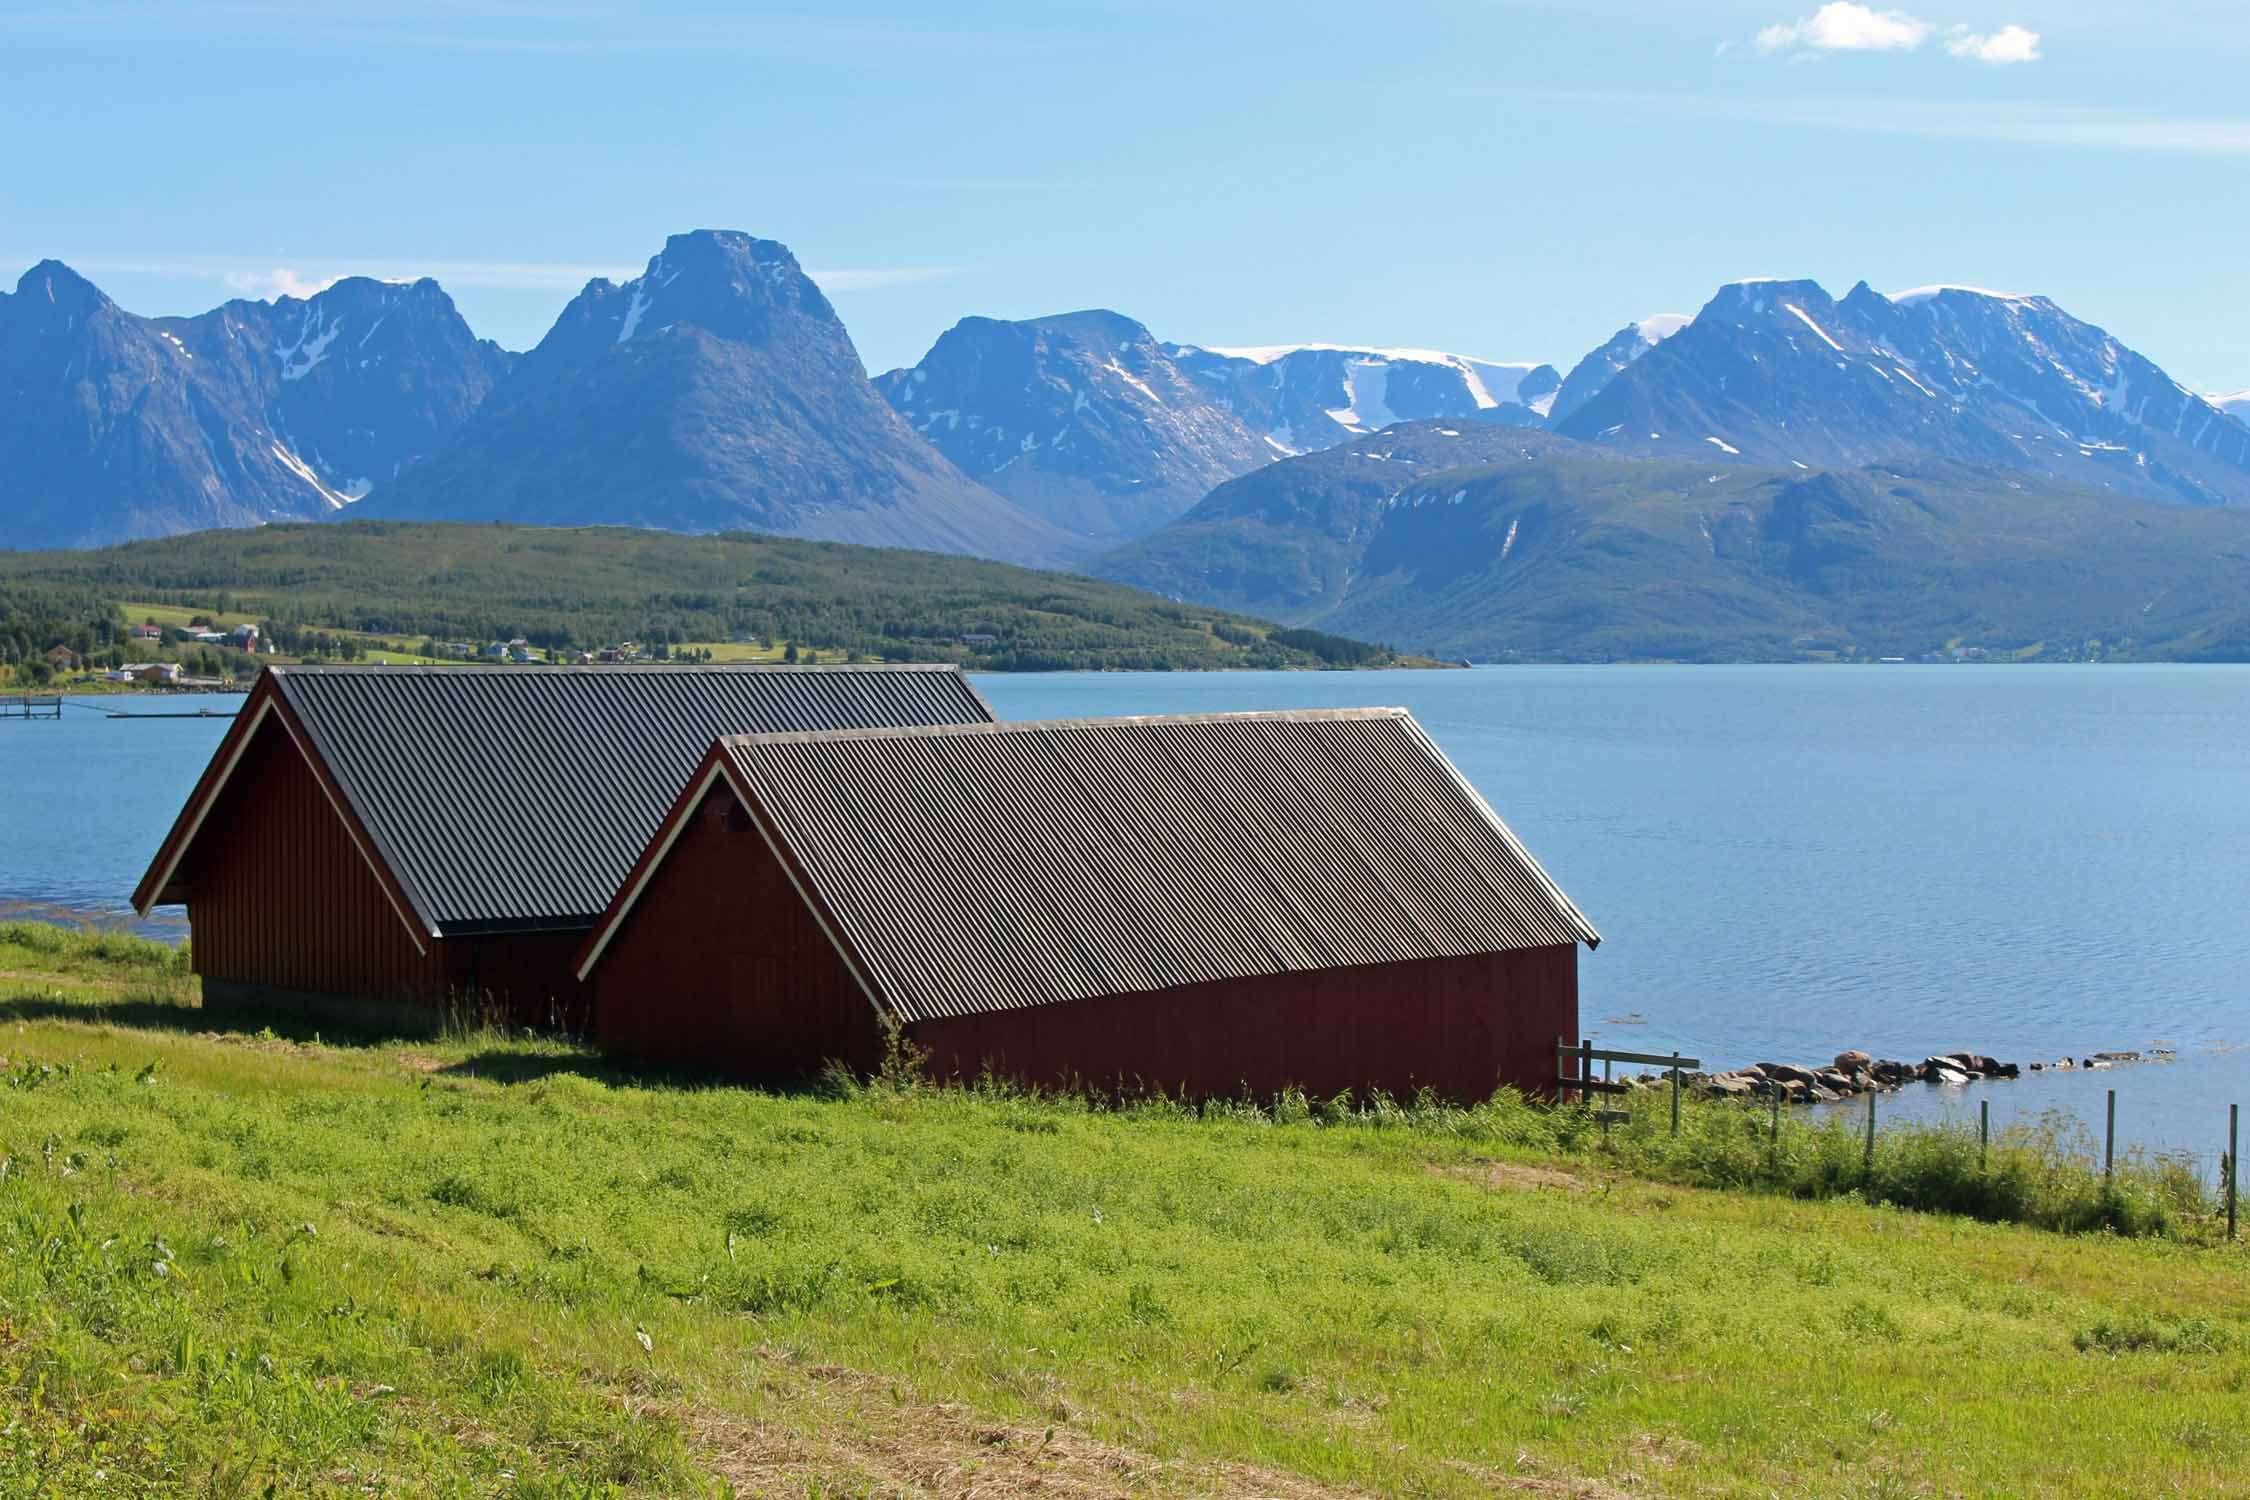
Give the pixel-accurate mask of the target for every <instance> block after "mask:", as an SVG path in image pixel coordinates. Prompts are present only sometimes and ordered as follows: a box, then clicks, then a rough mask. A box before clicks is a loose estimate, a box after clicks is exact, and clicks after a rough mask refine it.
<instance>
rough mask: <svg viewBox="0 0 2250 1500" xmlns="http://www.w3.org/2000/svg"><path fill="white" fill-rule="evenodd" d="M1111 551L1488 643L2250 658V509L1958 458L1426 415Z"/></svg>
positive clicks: (1441, 646)
mask: <svg viewBox="0 0 2250 1500" xmlns="http://www.w3.org/2000/svg"><path fill="white" fill-rule="evenodd" d="M1099 567H1100V571H1102V572H1103V573H1104V574H1106V575H1107V576H1110V577H1114V578H1118V579H1120V580H1123V581H1126V582H1130V583H1133V584H1136V585H1138V586H1140V587H1143V588H1149V589H1154V590H1157V591H1159V592H1162V593H1166V594H1173V595H1177V596H1180V597H1184V598H1192V599H1199V600H1202V601H1204V602H1206V603H1209V604H1212V605H1214V606H1216V607H1221V608H1229V609H1246V610H1252V611H1255V612H1257V613H1260V614H1265V615H1270V616H1272V617H1273V618H1275V619H1279V620H1284V621H1288V622H1291V623H1295V624H1302V625H1309V626H1314V627H1317V628H1320V629H1323V630H1337V631H1344V632H1348V633H1357V634H1365V635H1378V636H1380V637H1382V638H1383V639H1385V640H1394V641H1397V642H1399V643H1400V644H1402V645H1404V646H1406V647H1408V648H1410V649H1413V650H1419V651H1431V652H1437V653H1441V654H1444V655H1447V656H1458V655H1471V656H1475V657H1478V658H1480V659H1483V658H1491V659H1524V660H1576V661H1587V660H1620V659H1637V660H1691V661H1714V660H1734V661H1743V660H1751V661H1758V660H1764V661H1772V660H1797V659H1807V658H1827V657H1871V656H1906V657H1920V656H1924V655H1927V654H1930V653H1944V654H1951V653H1954V652H1976V653H1983V654H1987V655H1991V656H1995V657H2010V658H2025V659H2033V658H2036V659H2041V660H2089V659H2112V658H2127V659H2141V660H2148V659H2170V660H2244V659H2250V513H2245V512H2244V511H2242V510H2239V509H2235V508H2227V507H2214V508H2196V507H2191V506H2185V505H2174V504H2166V503H2162V502H2155V501H2149V500H2143V499H2136V498H2133V497H2130V496H2127V495H2122V494H2116V493H2108V492H2101V491H2094V490H2082V489H2071V488H2066V487H2063V486H2060V485H2055V484H2052V483H2044V482H2041V481H2039V480H2036V479H2033V478H2031V477H2029V476H2026V475H2022V474H2017V473H2013V472H2009V471H2003V470H1995V469H1986V468H1977V467H1972V466H1969V465H1964V464H1957V463H1951V462H1948V461H1945V460H1942V459H1933V458H1921V459H1913V460H1902V461H1895V462H1890V463H1883V464H1871V465H1868V466H1866V467H1863V468H1858V469H1850V470H1838V471H1834V472H1818V471H1805V470H1794V469H1792V470H1783V471H1778V472H1777V471H1775V470H1771V469H1753V468H1746V467H1741V466H1738V465H1733V464H1729V463H1727V462H1725V455H1723V454H1720V453H1718V452H1717V451H1716V450H1714V452H1713V455H1712V460H1711V461H1709V462H1687V461H1680V460H1677V459H1670V460H1664V461H1644V462H1634V461H1630V460H1626V459H1620V458H1618V457H1615V456H1613V455H1610V454H1607V453H1604V452H1601V451H1598V450H1595V449H1592V448H1588V447H1586V446H1585V445H1582V444H1576V443H1571V442H1569V441H1567V440H1564V439H1558V438H1553V437H1551V436H1548V435H1545V434H1531V435H1524V434H1513V433H1510V434H1500V435H1495V434H1493V433H1492V432H1490V431H1488V430H1480V429H1478V428H1475V427H1474V426H1472V425H1470V424H1462V426H1461V428H1460V429H1459V430H1458V431H1454V430H1449V429H1445V428H1443V427H1442V426H1440V425H1439V424H1434V423H1423V424H1416V425H1414V426H1411V427H1407V426H1401V427H1395V428H1391V429H1388V430H1386V431H1384V432H1382V433H1378V434H1375V435H1373V436H1371V437H1368V438H1363V439H1360V440H1358V441H1355V442H1353V443H1351V444H1347V445H1346V446H1344V447H1341V448H1336V449H1332V450H1330V451H1328V452H1325V453H1315V454H1308V455H1305V456H1304V457H1301V458H1295V459H1289V460H1285V461H1283V462H1281V463H1277V464H1274V465H1271V466H1270V467H1268V468H1266V469H1263V470H1260V471H1259V472H1258V473H1256V474H1251V475H1247V476H1245V477H1244V478H1241V479H1238V480H1235V481H1233V482H1232V483H1230V484H1227V485H1223V486H1221V487H1220V488H1219V489H1217V490H1215V491H1214V492H1213V493H1212V494H1211V496H1210V497H1209V498H1207V499H1206V500H1205V501H1204V502H1203V503H1202V504H1201V505H1199V506H1198V507H1196V509H1194V510H1193V511H1190V512H1189V513H1188V514H1187V515H1186V516H1183V517H1182V518H1181V519H1180V520H1179V521H1177V522H1174V523H1173V524H1172V525H1171V526H1169V527H1166V528H1165V529H1164V530H1162V531H1159V532H1157V533H1156V534H1155V535H1153V536H1150V537H1145V538H1143V539H1141V540H1140V541H1138V542H1135V543H1133V544H1132V545H1130V546H1128V547H1126V548H1122V549H1120V550H1119V551H1117V552H1115V553H1113V554H1111V555H1110V556H1109V557H1107V558H1105V559H1104V560H1103V561H1102V563H1101V564H1099Z"/></svg>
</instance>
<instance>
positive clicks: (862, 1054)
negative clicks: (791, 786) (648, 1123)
mask: <svg viewBox="0 0 2250 1500" xmlns="http://www.w3.org/2000/svg"><path fill="white" fill-rule="evenodd" d="M593 984H594V991H595V993H594V1034H595V1035H596V1037H598V1038H599V1039H600V1041H601V1044H602V1045H603V1046H604V1047H607V1048H609V1049H610V1050H612V1051H614V1052H617V1053H620V1054H622V1055H625V1056H629V1057H640V1058H646V1059H649V1060H652V1061H658V1062H672V1063H685V1064H688V1065H691V1066H695V1067H702V1068H710V1069H713V1070H716V1071H719V1072H724V1073H728V1074H731V1075H733V1076H735V1077H738V1078H747V1079H757V1080H761V1081H781V1080H786V1079H792V1078H803V1077H809V1076H811V1075H813V1074H815V1073H818V1072H819V1071H820V1070H821V1068H822V1067H823V1066H825V1065H826V1064H827V1063H828V1062H829V1061H831V1060H841V1061H844V1062H847V1063H850V1064H851V1065H852V1066H854V1067H857V1068H861V1069H866V1068H870V1067H872V1066H874V1065H875V1063H876V1062H878V1061H879V1060H880V1059H881V1057H882V1052H883V1032H882V1026H881V1023H880V1022H879V1021H878V1020H877V1018H876V1015H875V1008H874V1006H873V1005H871V1004H870V1003H869V1002H868V1000H867V997H866V996H865V995H864V994H862V993H861V991H860V988H859V985H858V983H857V982H856V981H855V980H854V979H853V978H852V976H851V973H850V971H848V970H847V969H846V968H845V967H844V965H843V961H842V960H841V959H839V958H838V957H837V956H836V950H835V949H834V948H833V947H832V946H831V945H830V943H829V941H828V938H827V937H826V936H825V935H824V934H823V933H822V932H821V930H820V926H819V923H818V922H817V921H816V920H815V919H814V917H813V915H812V913H811V912H810V911H809V910H808V909H807V908H806V906H805V904H804V902H803V901H801V900H800V899H799V898H798V896H797V894H796V891H795V890H794V888H793V887H791V885H790V884H789V878H788V876H787V875H786V874H784V873H783V871H782V869H781V867H780V865H779V864H777V863H776V862H775V860H774V857H773V853H772V851H771V850H769V849H768V848H767V847H766V844H765V840H764V839H763V838H762V837H760V835H759V833H758V831H757V829H756V828H755V827H754V826H752V824H751V823H750V820H749V818H748V816H747V815H746V814H744V813H743V812H742V811H741V809H740V807H739V806H738V805H737V804H736V803H735V801H734V798H733V797H732V795H731V794H729V793H728V792H727V791H725V790H724V789H723V788H721V789H714V791H713V792H712V794H711V795H710V796H708V797H706V798H705V799H704V800H703V802H702V804H701V805H700V806H699V807H698V808H697V810H696V811H695V812H694V813H693V814H692V815H691V816H690V817H689V818H688V819H687V820H686V823H685V825H684V826H683V827H682V829H681V832H680V836H679V839H678V840H677V841H676V842H675V843H674V844H673V846H672V850H671V853H670V855H669V856H668V857H667V858H666V859H664V860H663V861H662V862H661V863H660V864H659V865H658V866H657V868H656V871H655V873H654V875H652V876H651V877H650V879H649V884H648V887H647V889H646V890H645V891H643V892H642V895H641V900H640V903H639V904H638V905H637V906H635V907H634V909H633V912H632V914H631V915H630V916H629V917H627V918H626V920H625V923H624V925H623V926H622V927H621V928H620V929H619V930H618V932H617V934H616V936H615V937H614V938H612V939H611V941H610V945H609V948H608V950H607V951H606V952H605V953H604V955H603V957H602V961H601V964H600V967H599V968H597V969H596V970H595V971H594V978H593Z"/></svg>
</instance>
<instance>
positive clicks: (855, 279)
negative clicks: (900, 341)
mask: <svg viewBox="0 0 2250 1500" xmlns="http://www.w3.org/2000/svg"><path fill="white" fill-rule="evenodd" d="M968 269H969V268H968V267H967V266H860V267H838V268H837V269H834V270H822V269H820V268H818V267H810V266H808V267H807V268H806V270H805V274H806V275H807V276H810V277H811V278H812V279H813V280H814V281H816V282H818V283H820V289H821V290H822V291H824V292H874V291H881V290H882V289H883V288H885V287H893V286H916V285H919V284H920V283H922V282H925V281H946V280H949V279H951V278H952V277H955V276H959V275H960V274H961V273H962V272H964V271H966V270H968Z"/></svg>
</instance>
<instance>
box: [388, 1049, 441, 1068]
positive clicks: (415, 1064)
mask: <svg viewBox="0 0 2250 1500" xmlns="http://www.w3.org/2000/svg"><path fill="white" fill-rule="evenodd" d="M392 1056H393V1057H394V1058H396V1059H397V1061H398V1065H399V1066H400V1067H402V1068H404V1069H406V1071H407V1072H409V1073H435V1072H436V1071H437V1070H438V1069H440V1068H442V1067H444V1066H445V1059H443V1058H441V1057H432V1056H430V1055H429V1054H428V1053H426V1052H396V1053H393V1054H392Z"/></svg>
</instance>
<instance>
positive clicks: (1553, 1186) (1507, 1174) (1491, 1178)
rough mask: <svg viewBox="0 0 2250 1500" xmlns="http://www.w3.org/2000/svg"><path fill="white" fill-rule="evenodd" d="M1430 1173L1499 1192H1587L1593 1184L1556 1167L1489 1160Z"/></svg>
mask: <svg viewBox="0 0 2250 1500" xmlns="http://www.w3.org/2000/svg"><path fill="white" fill-rule="evenodd" d="M1430 1171H1431V1172H1432V1173H1433V1174H1434V1175H1436V1176H1439V1177H1452V1178H1456V1179H1458V1180H1460V1181H1462V1182H1473V1183H1475V1184H1476V1185H1477V1186H1478V1187H1486V1188H1491V1189H1492V1190H1494V1191H1495V1192H1536V1191H1544V1192H1551V1193H1583V1192H1587V1191H1589V1189H1590V1188H1591V1184H1589V1183H1588V1182H1587V1181H1586V1179H1585V1178H1583V1177H1580V1176H1579V1175H1577V1174H1576V1173H1575V1172H1562V1171H1557V1170H1556V1169H1555V1168H1553V1167H1533V1166H1526V1165H1524V1164H1523V1163H1522V1162H1513V1161H1485V1162H1478V1163H1477V1164H1476V1165H1474V1166H1468V1167H1448V1166H1432V1167H1431V1168H1430Z"/></svg>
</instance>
